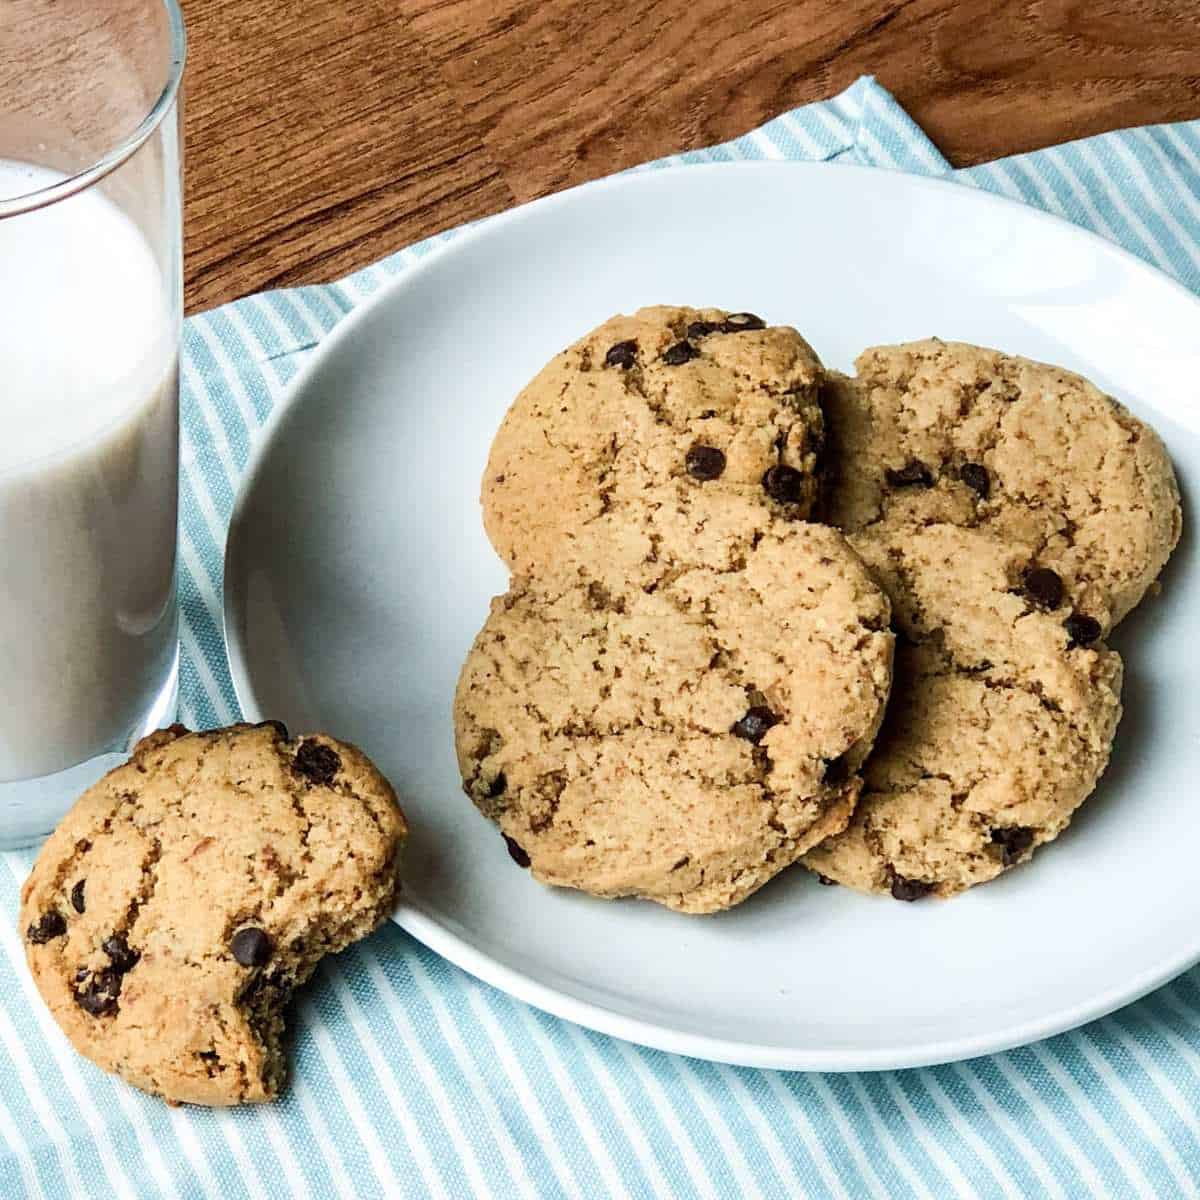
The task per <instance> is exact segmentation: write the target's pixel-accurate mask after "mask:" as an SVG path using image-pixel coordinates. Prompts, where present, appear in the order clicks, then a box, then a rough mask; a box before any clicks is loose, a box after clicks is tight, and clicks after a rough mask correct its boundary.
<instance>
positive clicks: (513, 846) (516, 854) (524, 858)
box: [502, 833, 529, 867]
mask: <svg viewBox="0 0 1200 1200" xmlns="http://www.w3.org/2000/svg"><path fill="white" fill-rule="evenodd" d="M502 836H503V838H504V844H505V845H506V846H507V847H508V857H509V858H511V859H512V860H513V862H515V863H516V864H517V866H518V867H527V866H529V855H528V854H526V853H525V851H524V850H522V849H521V847H520V846H518V845H517V843H516V842H514V841H513V840H512V838H510V837H509V836H508V834H507V833H506V834H503V835H502Z"/></svg>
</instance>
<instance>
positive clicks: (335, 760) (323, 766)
mask: <svg viewBox="0 0 1200 1200" xmlns="http://www.w3.org/2000/svg"><path fill="white" fill-rule="evenodd" d="M293 765H294V766H295V768H296V770H297V771H299V772H300V774H301V775H303V776H304V777H305V779H310V780H312V782H313V783H322V784H325V783H332V782H333V780H334V777H335V776H336V775H337V773H338V771H339V770H340V769H341V766H342V760H341V759H340V758H339V757H338V755H337V751H336V750H331V749H330V748H329V747H328V746H322V745H321V743H320V742H303V743H301V746H300V749H299V750H297V751H296V758H295V761H294V763H293Z"/></svg>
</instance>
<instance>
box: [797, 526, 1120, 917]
mask: <svg viewBox="0 0 1200 1200" xmlns="http://www.w3.org/2000/svg"><path fill="white" fill-rule="evenodd" d="M851 540H852V544H853V545H854V546H855V548H856V549H857V550H858V551H859V552H860V554H861V555H862V556H863V559H864V561H865V562H866V563H867V565H868V567H869V568H870V570H871V572H872V574H873V575H874V577H875V578H876V579H877V580H878V581H879V582H880V583H881V584H882V585H883V587H884V589H885V590H886V591H887V593H888V595H889V596H890V597H891V600H892V607H893V614H894V620H895V624H896V629H897V631H898V634H899V645H898V647H897V652H896V665H895V678H894V683H893V688H892V697H891V701H890V704H889V707H888V713H887V717H886V719H885V722H884V726H883V729H882V730H881V732H880V735H879V738H878V741H877V742H876V745H875V749H874V751H873V752H872V754H871V755H870V757H869V758H868V759H867V761H866V763H865V764H864V766H863V775H864V778H865V780H866V784H865V787H864V789H863V793H862V796H861V798H860V801H859V804H858V808H857V810H856V811H855V813H854V817H853V819H852V820H851V822H850V824H849V826H848V827H847V829H846V830H845V831H844V832H842V833H840V834H838V835H836V836H834V837H832V838H830V839H829V840H827V841H825V842H824V843H822V844H821V845H820V846H819V847H817V848H816V849H815V850H813V851H811V852H810V853H809V854H808V855H807V856H806V857H805V860H804V863H805V865H806V866H808V867H810V868H811V869H812V870H814V871H817V872H819V873H820V874H822V875H823V876H825V877H827V878H829V879H832V880H834V881H835V882H838V883H843V884H847V885H848V886H850V887H853V888H857V889H859V890H862V891H869V892H879V893H890V894H891V895H893V896H895V897H896V898H897V899H900V900H914V899H917V898H919V897H921V896H924V895H926V894H929V893H934V894H936V895H939V896H950V895H954V894H955V893H957V892H960V891H962V890H963V889H965V888H968V887H971V886H972V885H974V884H977V883H983V882H985V881H987V880H989V879H992V878H994V877H995V876H997V875H999V874H1000V872H1001V871H1003V870H1004V869H1005V868H1007V867H1009V866H1012V865H1013V864H1015V863H1017V862H1022V861H1024V860H1025V859H1027V858H1028V857H1029V856H1030V854H1032V852H1033V850H1034V849H1036V848H1037V847H1038V846H1040V845H1042V844H1043V843H1045V842H1048V841H1051V840H1052V839H1053V838H1055V837H1057V836H1058V834H1059V833H1061V832H1062V830H1063V829H1065V828H1066V826H1067V823H1068V822H1069V821H1070V819H1071V816H1072V814H1073V813H1074V812H1075V810H1076V809H1077V808H1078V806H1079V805H1080V804H1081V803H1082V802H1083V801H1084V800H1085V799H1086V798H1087V796H1088V795H1089V794H1090V793H1091V792H1092V790H1093V789H1094V788H1095V786H1096V783H1097V781H1098V780H1099V778H1100V775H1101V773H1102V772H1103V770H1104V768H1105V766H1106V764H1107V762H1108V758H1109V751H1110V748H1111V744H1112V739H1113V735H1114V733H1115V731H1116V726H1117V722H1118V720H1119V719H1120V715H1121V705H1120V687H1121V660H1120V658H1119V657H1118V655H1117V654H1116V653H1115V652H1114V651H1112V650H1109V649H1107V648H1106V647H1105V646H1104V645H1103V644H1102V643H1101V642H1099V641H1097V640H1095V639H1094V637H1091V636H1088V637H1086V638H1084V639H1082V640H1080V639H1079V638H1077V637H1076V633H1077V632H1078V629H1077V628H1076V630H1075V631H1074V632H1073V628H1072V620H1071V612H1070V609H1069V608H1068V607H1067V606H1066V605H1065V604H1063V603H1058V604H1052V603H1050V601H1051V600H1053V599H1054V597H1052V596H1048V595H1047V590H1046V588H1045V587H1039V586H1038V585H1037V584H1036V583H1033V584H1032V585H1031V582H1030V579H1031V577H1030V574H1029V561H1028V559H1027V558H1026V556H1025V553H1024V551H1023V550H1022V549H1021V548H1020V547H1018V546H1015V545H1013V544H1010V543H1005V542H1003V541H1002V540H1000V539H999V538H997V537H996V536H995V535H993V534H992V533H990V532H988V531H986V530H982V529H979V530H972V529H961V528H957V527H955V526H952V525H945V524H940V525H938V524H935V525H930V526H928V527H926V528H922V529H917V530H912V531H910V532H909V533H908V535H907V536H906V537H904V538H893V537H892V536H890V534H889V532H888V531H886V530H883V529H881V528H873V529H869V530H867V531H865V532H864V533H861V534H859V535H857V536H856V537H854V538H852V539H851ZM1091 632H1092V631H1090V630H1088V631H1087V633H1088V634H1090V633H1091Z"/></svg>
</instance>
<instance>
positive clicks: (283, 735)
mask: <svg viewBox="0 0 1200 1200" xmlns="http://www.w3.org/2000/svg"><path fill="white" fill-rule="evenodd" d="M258 728H259V729H273V730H275V733H276V735H277V736H278V737H279V740H280V741H281V742H286V741H290V740H291V734H289V733H288V727H287V726H286V725H285V724H284V723H283V722H282V721H259V723H258Z"/></svg>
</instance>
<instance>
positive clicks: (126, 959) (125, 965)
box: [100, 933, 142, 975]
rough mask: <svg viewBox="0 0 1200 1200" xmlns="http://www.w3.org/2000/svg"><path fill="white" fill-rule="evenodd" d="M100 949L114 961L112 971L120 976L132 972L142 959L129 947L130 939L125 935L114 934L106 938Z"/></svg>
mask: <svg viewBox="0 0 1200 1200" xmlns="http://www.w3.org/2000/svg"><path fill="white" fill-rule="evenodd" d="M100 949H101V950H103V951H104V953H105V954H107V955H108V957H109V958H110V959H111V960H112V969H113V970H114V971H116V973H117V974H118V975H124V974H126V973H127V972H129V971H132V970H133V968H134V967H136V966H137V964H138V960H139V959H140V958H141V957H142V956H141V954H139V953H138V951H136V950H134V949H133V948H132V947H131V946H130V945H129V939H128V938H127V937H126V936H125V934H123V933H114V934H112V935H111V936H110V937H106V938H105V939H104V941H102V942H101V943H100Z"/></svg>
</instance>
